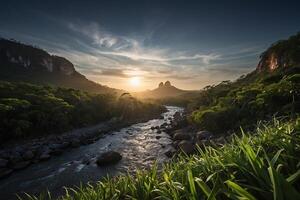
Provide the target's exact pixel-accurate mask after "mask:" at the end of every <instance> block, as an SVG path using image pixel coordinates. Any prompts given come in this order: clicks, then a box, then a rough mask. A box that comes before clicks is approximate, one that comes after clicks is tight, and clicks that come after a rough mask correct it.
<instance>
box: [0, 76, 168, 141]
mask: <svg viewBox="0 0 300 200" xmlns="http://www.w3.org/2000/svg"><path fill="white" fill-rule="evenodd" d="M162 110H163V109H162V107H161V106H158V105H154V104H149V103H142V102H140V101H138V100H137V99H135V98H132V97H131V96H130V95H129V96H123V97H120V98H118V97H116V96H112V95H109V94H89V93H87V92H83V91H80V90H75V89H67V88H54V87H49V86H38V85H33V84H28V83H10V82H0V119H1V120H0V140H1V142H5V141H6V140H9V139H15V138H24V137H31V136H41V135H47V134H51V133H61V132H63V131H66V130H70V129H72V128H76V127H82V126H86V125H90V124H95V123H99V122H101V121H105V120H109V119H111V118H112V117H123V119H126V120H134V119H138V118H145V117H147V116H148V117H149V116H151V115H155V114H156V115H157V114H159V113H161V112H162Z"/></svg>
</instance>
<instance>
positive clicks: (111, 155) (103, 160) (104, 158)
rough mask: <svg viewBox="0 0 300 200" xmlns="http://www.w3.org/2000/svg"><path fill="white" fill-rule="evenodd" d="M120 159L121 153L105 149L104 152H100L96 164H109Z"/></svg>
mask: <svg viewBox="0 0 300 200" xmlns="http://www.w3.org/2000/svg"><path fill="white" fill-rule="evenodd" d="M121 159H122V155H121V154H119V153H118V152H115V151H107V152H105V153H102V154H101V155H100V156H99V157H98V158H97V161H96V162H97V164H98V165H99V166H105V165H111V164H116V163H118V162H119V161H120V160H121Z"/></svg>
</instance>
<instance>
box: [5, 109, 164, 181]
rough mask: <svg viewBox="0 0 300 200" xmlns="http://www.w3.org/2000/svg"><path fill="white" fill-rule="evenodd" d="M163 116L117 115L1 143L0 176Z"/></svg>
mask: <svg viewBox="0 0 300 200" xmlns="http://www.w3.org/2000/svg"><path fill="white" fill-rule="evenodd" d="M161 116H162V114H155V115H152V116H147V117H144V118H138V119H131V120H128V119H126V120H124V119H120V118H113V119H111V120H109V121H106V122H102V123H99V124H97V125H94V126H90V127H85V128H79V129H75V130H72V131H68V132H65V133H63V134H52V135H49V136H47V137H40V138H34V139H27V140H23V141H16V142H10V143H7V144H2V145H1V147H0V179H3V178H6V177H8V176H9V175H11V174H12V173H13V172H15V171H18V170H22V169H25V168H27V167H28V166H30V165H33V164H36V163H39V162H43V161H46V160H49V159H51V157H53V156H59V155H61V154H63V153H64V152H65V151H67V150H69V149H72V148H78V147H80V146H81V145H88V144H92V143H94V142H95V141H97V140H99V139H100V138H102V137H104V136H105V134H109V133H111V132H113V131H117V130H119V129H121V128H123V127H127V126H130V125H132V124H136V123H142V122H146V121H148V120H151V119H155V118H161Z"/></svg>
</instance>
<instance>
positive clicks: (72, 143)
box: [71, 139, 80, 148]
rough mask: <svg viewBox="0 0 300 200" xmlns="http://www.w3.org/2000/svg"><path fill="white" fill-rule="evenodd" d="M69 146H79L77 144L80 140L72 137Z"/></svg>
mask: <svg viewBox="0 0 300 200" xmlns="http://www.w3.org/2000/svg"><path fill="white" fill-rule="evenodd" d="M71 146H72V147H73V148H76V147H79V146H80V141H79V139H73V140H72V142H71Z"/></svg>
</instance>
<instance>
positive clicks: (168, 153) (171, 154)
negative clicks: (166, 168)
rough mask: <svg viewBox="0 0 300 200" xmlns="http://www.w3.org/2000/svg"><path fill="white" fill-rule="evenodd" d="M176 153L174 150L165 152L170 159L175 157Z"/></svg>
mask: <svg viewBox="0 0 300 200" xmlns="http://www.w3.org/2000/svg"><path fill="white" fill-rule="evenodd" d="M175 153H176V151H175V150H174V149H170V150H168V151H166V152H165V155H166V156H167V157H168V158H172V157H173V156H174V155H175Z"/></svg>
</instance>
